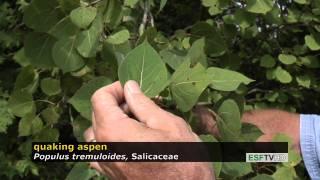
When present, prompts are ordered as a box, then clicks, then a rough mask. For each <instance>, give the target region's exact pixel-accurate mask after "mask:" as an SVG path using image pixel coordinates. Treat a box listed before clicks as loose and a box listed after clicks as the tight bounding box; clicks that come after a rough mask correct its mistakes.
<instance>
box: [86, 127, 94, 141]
mask: <svg viewBox="0 0 320 180" xmlns="http://www.w3.org/2000/svg"><path fill="white" fill-rule="evenodd" d="M84 139H85V141H86V142H92V140H94V139H95V137H94V133H93V129H92V127H89V128H88V129H87V130H86V131H85V132H84Z"/></svg>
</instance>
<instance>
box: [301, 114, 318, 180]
mask: <svg viewBox="0 0 320 180" xmlns="http://www.w3.org/2000/svg"><path fill="white" fill-rule="evenodd" d="M300 146H301V153H302V157H303V160H304V164H305V166H306V168H307V170H308V173H309V175H310V177H311V179H312V180H320V116H318V115H304V114H302V115H300Z"/></svg>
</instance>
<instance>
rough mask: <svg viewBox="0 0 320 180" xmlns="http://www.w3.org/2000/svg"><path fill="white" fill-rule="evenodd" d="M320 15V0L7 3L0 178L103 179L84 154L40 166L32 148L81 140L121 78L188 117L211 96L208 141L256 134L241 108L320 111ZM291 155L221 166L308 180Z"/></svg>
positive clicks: (0, 81) (228, 174)
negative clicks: (212, 124) (214, 118)
mask: <svg viewBox="0 0 320 180" xmlns="http://www.w3.org/2000/svg"><path fill="white" fill-rule="evenodd" d="M319 23H320V3H319V2H318V1H315V0H314V1H310V0H294V1H282V0H247V1H242V0H232V1H231V0H202V1H193V0H186V1H178V0H170V1H167V0H159V1H154V0H101V1H89V0H81V1H80V0H50V1H44V0H30V1H29V0H28V1H25V0H17V1H9V0H4V1H2V2H1V3H0V140H1V142H2V143H1V145H0V158H1V162H0V178H1V179H21V178H23V179H65V178H67V179H79V178H81V179H90V178H93V179H103V178H102V177H101V176H99V175H98V174H97V173H96V172H95V171H93V170H90V169H88V168H87V164H84V163H57V164H38V163H33V162H31V160H30V150H31V149H30V146H31V142H32V141H58V140H60V141H83V137H82V134H83V132H84V130H85V129H86V128H88V127H89V126H90V124H91V122H90V121H89V120H90V119H91V103H90V98H91V95H92V94H93V93H94V91H95V90H97V89H99V88H101V87H103V86H105V85H108V84H110V83H112V82H114V81H117V80H120V81H121V83H122V84H124V83H125V82H126V81H127V80H136V81H137V82H138V83H139V84H140V86H141V88H142V90H143V91H144V92H145V93H146V94H147V95H148V96H149V97H155V96H158V95H160V96H161V97H162V98H161V99H163V101H161V102H160V103H161V107H163V108H165V109H166V110H168V111H170V112H173V113H175V114H177V115H180V116H182V117H183V118H184V119H186V120H190V119H192V118H193V117H194V112H193V111H192V110H193V108H194V107H195V106H199V105H203V104H206V105H207V106H208V107H209V108H210V109H211V110H212V111H214V112H216V113H217V115H218V128H219V130H220V132H221V135H222V136H221V137H219V138H218V139H214V138H213V137H212V136H209V135H202V136H201V137H202V138H203V139H204V141H216V140H217V141H227V140H228V141H256V140H257V139H258V137H259V136H261V135H262V132H261V131H260V130H259V129H258V128H257V127H255V126H253V125H249V124H243V123H241V121H240V117H241V115H242V113H243V111H244V110H251V109H260V108H279V109H283V110H287V111H291V112H300V113H320V103H319V101H317V99H320V83H319V81H320V79H319V77H320V76H319V69H320V61H319V51H320V38H319V37H320V26H319ZM195 121H197V119H195ZM191 126H193V124H191ZM193 128H194V127H193ZM277 138H278V140H279V139H280V140H285V141H287V139H286V138H283V137H281V136H280V137H277ZM289 154H290V155H289V156H290V161H289V162H288V163H284V164H272V165H260V164H249V163H214V165H215V172H216V175H217V177H219V178H221V179H250V178H253V179H306V177H304V174H305V173H304V171H305V169H304V168H303V166H302V165H301V157H300V156H299V155H297V154H295V153H294V151H292V150H291V149H290V150H289ZM298 167H299V168H298Z"/></svg>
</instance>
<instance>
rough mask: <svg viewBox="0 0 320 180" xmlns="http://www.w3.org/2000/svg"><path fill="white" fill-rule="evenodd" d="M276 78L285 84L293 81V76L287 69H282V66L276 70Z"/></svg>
mask: <svg viewBox="0 0 320 180" xmlns="http://www.w3.org/2000/svg"><path fill="white" fill-rule="evenodd" d="M275 76H276V78H277V79H278V80H279V81H280V82H281V83H283V84H287V83H290V82H291V81H292V76H291V75H290V73H289V72H288V71H286V70H285V69H282V67H280V66H278V67H277V68H276V69H275Z"/></svg>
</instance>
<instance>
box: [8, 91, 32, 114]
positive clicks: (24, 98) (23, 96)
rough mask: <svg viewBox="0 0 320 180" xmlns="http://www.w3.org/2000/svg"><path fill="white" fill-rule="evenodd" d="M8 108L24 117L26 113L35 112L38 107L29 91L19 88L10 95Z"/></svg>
mask: <svg viewBox="0 0 320 180" xmlns="http://www.w3.org/2000/svg"><path fill="white" fill-rule="evenodd" d="M8 108H9V109H10V111H11V112H12V113H13V114H14V115H16V116H18V117H24V116H25V115H26V114H29V113H31V112H34V111H35V108H36V107H35V103H34V101H33V97H32V95H31V94H30V93H29V92H27V91H25V90H17V91H15V92H13V94H12V95H11V96H10V99H9V102H8Z"/></svg>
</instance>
